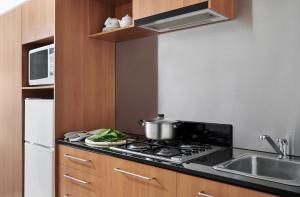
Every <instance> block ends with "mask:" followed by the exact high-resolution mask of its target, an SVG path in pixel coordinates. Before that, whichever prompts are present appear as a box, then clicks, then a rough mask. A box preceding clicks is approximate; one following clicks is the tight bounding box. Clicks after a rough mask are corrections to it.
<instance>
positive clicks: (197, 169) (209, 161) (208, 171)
mask: <svg viewBox="0 0 300 197" xmlns="http://www.w3.org/2000/svg"><path fill="white" fill-rule="evenodd" d="M56 142H57V144H63V145H66V146H72V147H76V148H80V149H83V150H88V151H92V152H96V153H101V154H107V155H110V156H114V157H118V158H121V159H126V160H130V161H135V162H138V163H143V164H147V165H151V166H156V167H160V168H164V169H169V170H173V171H176V172H180V173H184V174H188V175H193V176H197V177H201V178H207V179H211V180H215V181H219V182H223V183H228V184H233V185H238V186H242V187H246V188H249V189H254V190H257V191H262V192H267V193H271V194H275V195H280V196H290V197H293V196H300V187H296V186H288V185H284V184H280V183H274V182H270V181H265V180H260V179H256V178H251V177H247V176H241V175H237V174H232V173H227V172H221V171H218V170H215V169H213V168H212V166H213V165H216V164H219V163H221V162H224V161H227V160H230V159H231V158H236V157H239V156H241V155H244V154H256V155H264V156H273V157H276V155H275V154H270V153H265V152H258V151H250V150H243V149H237V148H227V149H225V150H223V151H221V152H216V153H213V154H211V155H208V156H204V157H200V158H197V159H194V160H192V161H189V162H185V163H183V164H172V163H168V162H158V161H153V160H151V159H150V160H149V159H147V160H146V159H145V158H143V157H139V156H133V155H128V154H127V153H122V152H119V151H114V150H111V149H109V148H98V147H90V146H87V145H86V144H85V143H84V142H69V141H66V140H57V141H56ZM293 159H294V160H299V161H300V158H296V157H294V158H293Z"/></svg>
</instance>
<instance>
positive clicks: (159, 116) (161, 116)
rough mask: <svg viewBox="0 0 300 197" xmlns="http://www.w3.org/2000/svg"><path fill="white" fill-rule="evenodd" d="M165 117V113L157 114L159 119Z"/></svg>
mask: <svg viewBox="0 0 300 197" xmlns="http://www.w3.org/2000/svg"><path fill="white" fill-rule="evenodd" d="M164 118H165V114H157V117H156V119H157V120H163V119H164Z"/></svg>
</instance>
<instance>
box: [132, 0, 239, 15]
mask: <svg viewBox="0 0 300 197" xmlns="http://www.w3.org/2000/svg"><path fill="white" fill-rule="evenodd" d="M207 1H208V0H160V1H153V0H133V17H134V19H140V18H144V17H148V16H152V15H156V14H159V13H162V12H167V11H171V10H175V9H178V8H182V7H186V6H190V5H193V4H197V3H203V2H207ZM208 2H209V8H210V9H212V10H214V11H217V12H218V13H220V14H223V15H224V16H226V17H228V18H230V19H232V18H234V17H235V0H209V1H208Z"/></svg>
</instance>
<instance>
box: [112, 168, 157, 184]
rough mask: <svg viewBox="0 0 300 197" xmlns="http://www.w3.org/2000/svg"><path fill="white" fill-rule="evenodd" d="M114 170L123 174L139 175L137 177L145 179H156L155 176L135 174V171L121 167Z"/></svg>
mask: <svg viewBox="0 0 300 197" xmlns="http://www.w3.org/2000/svg"><path fill="white" fill-rule="evenodd" d="M114 171H117V172H120V173H122V174H126V175H130V176H134V177H137V178H140V179H143V180H147V181H151V180H153V179H155V177H146V176H142V175H139V174H135V173H132V172H127V171H125V170H122V169H120V168H115V169H114Z"/></svg>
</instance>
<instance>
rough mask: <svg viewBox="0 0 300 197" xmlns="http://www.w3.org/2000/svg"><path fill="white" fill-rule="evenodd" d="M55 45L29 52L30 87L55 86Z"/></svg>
mask: <svg viewBox="0 0 300 197" xmlns="http://www.w3.org/2000/svg"><path fill="white" fill-rule="evenodd" d="M54 68H55V47H54V44H51V45H47V46H43V47H40V48H37V49H33V50H30V51H29V68H28V71H29V72H28V74H29V76H28V77H29V85H51V84H54Z"/></svg>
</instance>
